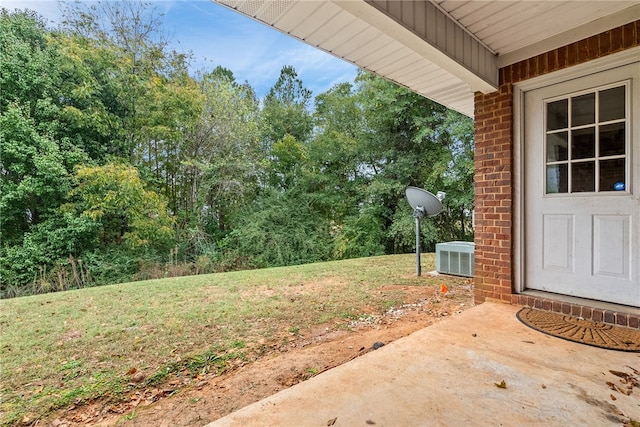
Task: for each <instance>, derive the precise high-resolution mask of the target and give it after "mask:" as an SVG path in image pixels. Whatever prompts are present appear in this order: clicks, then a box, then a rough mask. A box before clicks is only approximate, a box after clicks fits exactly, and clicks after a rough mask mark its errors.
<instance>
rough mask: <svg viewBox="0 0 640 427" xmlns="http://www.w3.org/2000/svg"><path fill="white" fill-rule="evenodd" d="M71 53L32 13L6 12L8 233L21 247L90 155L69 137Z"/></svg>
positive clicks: (1, 190) (3, 222)
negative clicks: (66, 72) (67, 55)
mask: <svg viewBox="0 0 640 427" xmlns="http://www.w3.org/2000/svg"><path fill="white" fill-rule="evenodd" d="M63 63H64V58H63V56H62V55H61V53H60V52H59V51H58V50H57V49H56V46H55V45H53V44H51V43H50V39H49V37H48V36H47V33H46V30H45V28H44V24H43V22H42V21H41V19H40V18H38V17H37V16H36V15H35V14H33V13H32V12H15V13H8V12H7V11H6V10H5V9H2V11H1V15H0V86H1V87H2V90H1V91H0V177H1V178H2V179H1V180H0V237H2V244H3V245H11V244H19V243H20V242H21V240H22V238H23V236H24V233H26V232H28V231H29V230H30V229H31V227H33V226H35V225H37V224H39V223H40V222H42V221H44V220H46V219H47V217H48V216H49V215H51V214H52V213H53V212H54V211H55V210H56V209H57V208H58V207H59V206H60V204H61V203H63V201H64V199H65V197H66V192H67V191H68V190H69V188H70V187H69V185H70V176H71V171H72V170H73V167H74V166H75V165H76V164H78V163H80V162H82V161H85V160H86V155H85V154H84V152H83V151H82V149H80V148H78V147H76V146H74V145H73V144H72V143H71V141H70V140H69V138H67V137H66V135H65V120H64V114H63V107H64V106H63V105H62V100H64V98H65V93H64V91H63V75H62V73H61V68H62V64H63Z"/></svg>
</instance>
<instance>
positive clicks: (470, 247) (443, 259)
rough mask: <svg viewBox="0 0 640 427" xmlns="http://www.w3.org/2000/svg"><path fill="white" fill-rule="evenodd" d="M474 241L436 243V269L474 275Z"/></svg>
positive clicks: (467, 275)
mask: <svg viewBox="0 0 640 427" xmlns="http://www.w3.org/2000/svg"><path fill="white" fill-rule="evenodd" d="M475 247H476V245H475V243H473V242H446V243H438V244H436V270H437V271H438V273H444V274H455V275H457V276H466V277H473V269H474V255H473V253H474V251H475Z"/></svg>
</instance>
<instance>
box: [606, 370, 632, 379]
mask: <svg viewBox="0 0 640 427" xmlns="http://www.w3.org/2000/svg"><path fill="white" fill-rule="evenodd" d="M609 372H611V373H612V374H613V375H615V376H616V377H620V378H625V379H626V378H628V377H629V374H627V373H626V372H620V371H612V370H609Z"/></svg>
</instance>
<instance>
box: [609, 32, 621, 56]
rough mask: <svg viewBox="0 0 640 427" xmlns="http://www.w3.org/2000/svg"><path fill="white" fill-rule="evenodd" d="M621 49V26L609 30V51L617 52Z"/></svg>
mask: <svg viewBox="0 0 640 427" xmlns="http://www.w3.org/2000/svg"><path fill="white" fill-rule="evenodd" d="M621 49H622V27H618V28H614V29H612V30H611V52H618V51H619V50H621Z"/></svg>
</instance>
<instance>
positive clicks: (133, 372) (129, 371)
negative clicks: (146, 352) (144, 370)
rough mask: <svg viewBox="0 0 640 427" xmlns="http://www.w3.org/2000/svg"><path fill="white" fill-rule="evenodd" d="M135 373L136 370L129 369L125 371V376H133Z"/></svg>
mask: <svg viewBox="0 0 640 427" xmlns="http://www.w3.org/2000/svg"><path fill="white" fill-rule="evenodd" d="M136 372H138V370H137V369H136V368H131V369H129V370H128V371H127V374H126V375H133V374H135V373H136Z"/></svg>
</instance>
